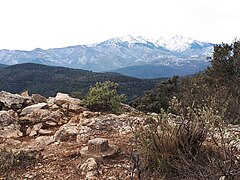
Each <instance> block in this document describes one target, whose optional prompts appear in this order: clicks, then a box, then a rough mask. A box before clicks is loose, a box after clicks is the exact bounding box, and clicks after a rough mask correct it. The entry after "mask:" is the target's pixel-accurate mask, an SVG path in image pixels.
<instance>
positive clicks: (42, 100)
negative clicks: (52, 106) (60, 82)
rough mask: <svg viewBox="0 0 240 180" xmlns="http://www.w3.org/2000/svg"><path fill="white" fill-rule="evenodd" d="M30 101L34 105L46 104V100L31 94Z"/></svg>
mask: <svg viewBox="0 0 240 180" xmlns="http://www.w3.org/2000/svg"><path fill="white" fill-rule="evenodd" d="M32 100H33V102H34V103H36V104H37V103H47V99H46V98H45V97H44V96H42V95H40V94H32Z"/></svg>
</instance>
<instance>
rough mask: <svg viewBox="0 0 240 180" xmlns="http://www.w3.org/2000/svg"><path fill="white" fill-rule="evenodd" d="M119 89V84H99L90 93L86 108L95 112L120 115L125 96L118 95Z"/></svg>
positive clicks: (107, 82) (106, 82) (108, 82)
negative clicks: (108, 112)
mask: <svg viewBox="0 0 240 180" xmlns="http://www.w3.org/2000/svg"><path fill="white" fill-rule="evenodd" d="M117 87H118V84H117V83H114V82H110V81H105V82H103V83H101V82H97V83H96V84H95V86H94V87H91V88H90V90H89V92H88V96H87V100H86V106H87V107H88V108H89V109H91V110H94V111H110V112H113V113H119V112H120V110H121V102H122V101H123V95H119V94H118V92H117Z"/></svg>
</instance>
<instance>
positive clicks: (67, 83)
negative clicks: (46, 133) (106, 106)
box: [0, 63, 161, 99]
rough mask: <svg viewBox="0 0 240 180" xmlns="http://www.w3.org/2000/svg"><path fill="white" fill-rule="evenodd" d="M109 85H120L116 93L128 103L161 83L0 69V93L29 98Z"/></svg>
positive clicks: (22, 67) (43, 69)
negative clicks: (106, 83) (123, 96)
mask: <svg viewBox="0 0 240 180" xmlns="http://www.w3.org/2000/svg"><path fill="white" fill-rule="evenodd" d="M107 80H110V81H113V82H117V83H118V84H119V85H120V88H119V91H120V93H124V94H126V95H127V96H128V99H132V98H133V97H136V96H139V95H141V94H142V93H143V92H144V91H146V90H150V89H152V88H153V87H154V86H155V85H156V83H157V82H160V81H161V79H155V80H141V79H137V78H132V77H128V76H124V75H121V74H118V73H110V72H108V73H96V72H91V71H87V70H80V69H71V68H64V67H53V66H46V65H40V64H33V63H25V64H18V65H12V66H8V67H5V68H1V69H0V90H5V91H9V92H12V93H19V92H23V91H25V90H28V91H29V93H30V94H32V93H40V94H42V95H44V96H54V95H55V94H56V93H57V92H65V93H72V92H75V91H81V92H83V93H86V92H87V90H88V88H89V87H90V86H92V85H94V84H95V83H96V82H99V81H107Z"/></svg>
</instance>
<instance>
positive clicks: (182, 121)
mask: <svg viewBox="0 0 240 180" xmlns="http://www.w3.org/2000/svg"><path fill="white" fill-rule="evenodd" d="M182 112H184V111H182ZM225 130H226V129H225V127H224V125H223V123H222V121H221V118H220V116H218V115H216V114H214V112H213V111H212V110H211V109H205V110H199V111H197V110H192V109H190V108H189V109H188V110H187V113H186V115H183V114H182V115H181V116H175V115H169V114H166V113H165V112H162V113H161V114H160V116H159V117H158V118H151V119H150V120H148V124H147V125H146V126H145V127H142V126H139V127H138V129H137V130H136V132H135V138H136V139H135V140H136V147H135V148H136V152H135V157H136V154H138V159H137V160H136V158H132V160H133V163H134V164H135V165H134V167H135V171H137V173H138V174H139V175H138V176H140V177H141V179H147V178H154V177H155V178H160V177H164V178H165V179H219V178H220V177H225V178H226V179H233V180H234V179H236V180H237V178H238V177H239V175H240V174H239V172H240V161H239V159H238V158H237V156H236V152H237V151H236V143H239V142H237V141H235V137H233V136H231V135H230V134H228V135H226V134H225V133H226V131H225ZM227 136H228V137H227Z"/></svg>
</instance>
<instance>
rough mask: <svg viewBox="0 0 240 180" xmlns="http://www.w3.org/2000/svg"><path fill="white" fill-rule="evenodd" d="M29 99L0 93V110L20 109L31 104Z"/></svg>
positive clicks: (3, 92)
mask: <svg viewBox="0 0 240 180" xmlns="http://www.w3.org/2000/svg"><path fill="white" fill-rule="evenodd" d="M31 103H32V102H31V99H30V98H29V97H25V96H21V95H18V94H11V93H9V92H5V91H1V92H0V108H1V109H4V110H8V109H13V110H17V109H21V108H23V107H25V106H27V105H29V104H31Z"/></svg>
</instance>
